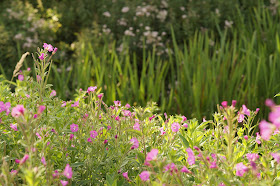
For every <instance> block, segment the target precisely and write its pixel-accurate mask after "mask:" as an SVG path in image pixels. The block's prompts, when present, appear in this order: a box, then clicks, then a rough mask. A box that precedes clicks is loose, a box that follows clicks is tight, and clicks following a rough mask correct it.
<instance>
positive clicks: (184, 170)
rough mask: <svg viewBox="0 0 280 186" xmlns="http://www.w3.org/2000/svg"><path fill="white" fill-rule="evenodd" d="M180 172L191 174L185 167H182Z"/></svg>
mask: <svg viewBox="0 0 280 186" xmlns="http://www.w3.org/2000/svg"><path fill="white" fill-rule="evenodd" d="M181 172H185V173H189V174H190V173H191V171H190V170H189V169H188V168H187V167H186V166H184V167H183V168H182V169H181Z"/></svg>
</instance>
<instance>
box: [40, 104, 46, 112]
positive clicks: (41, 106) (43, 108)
mask: <svg viewBox="0 0 280 186" xmlns="http://www.w3.org/2000/svg"><path fill="white" fill-rule="evenodd" d="M45 109H46V106H44V105H40V106H39V108H38V114H42V112H44V110H45Z"/></svg>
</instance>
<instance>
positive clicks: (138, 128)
mask: <svg viewBox="0 0 280 186" xmlns="http://www.w3.org/2000/svg"><path fill="white" fill-rule="evenodd" d="M133 129H134V130H139V131H140V125H139V123H138V122H136V123H135V124H134V125H133Z"/></svg>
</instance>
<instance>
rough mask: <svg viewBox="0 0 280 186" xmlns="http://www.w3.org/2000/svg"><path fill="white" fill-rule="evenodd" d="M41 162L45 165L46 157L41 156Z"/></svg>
mask: <svg viewBox="0 0 280 186" xmlns="http://www.w3.org/2000/svg"><path fill="white" fill-rule="evenodd" d="M41 162H42V163H43V165H45V166H46V165H47V163H46V158H45V157H44V156H43V157H42V158H41Z"/></svg>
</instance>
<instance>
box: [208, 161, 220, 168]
mask: <svg viewBox="0 0 280 186" xmlns="http://www.w3.org/2000/svg"><path fill="white" fill-rule="evenodd" d="M209 168H210V169H216V168H218V166H217V164H216V161H213V162H210V167H209Z"/></svg>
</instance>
